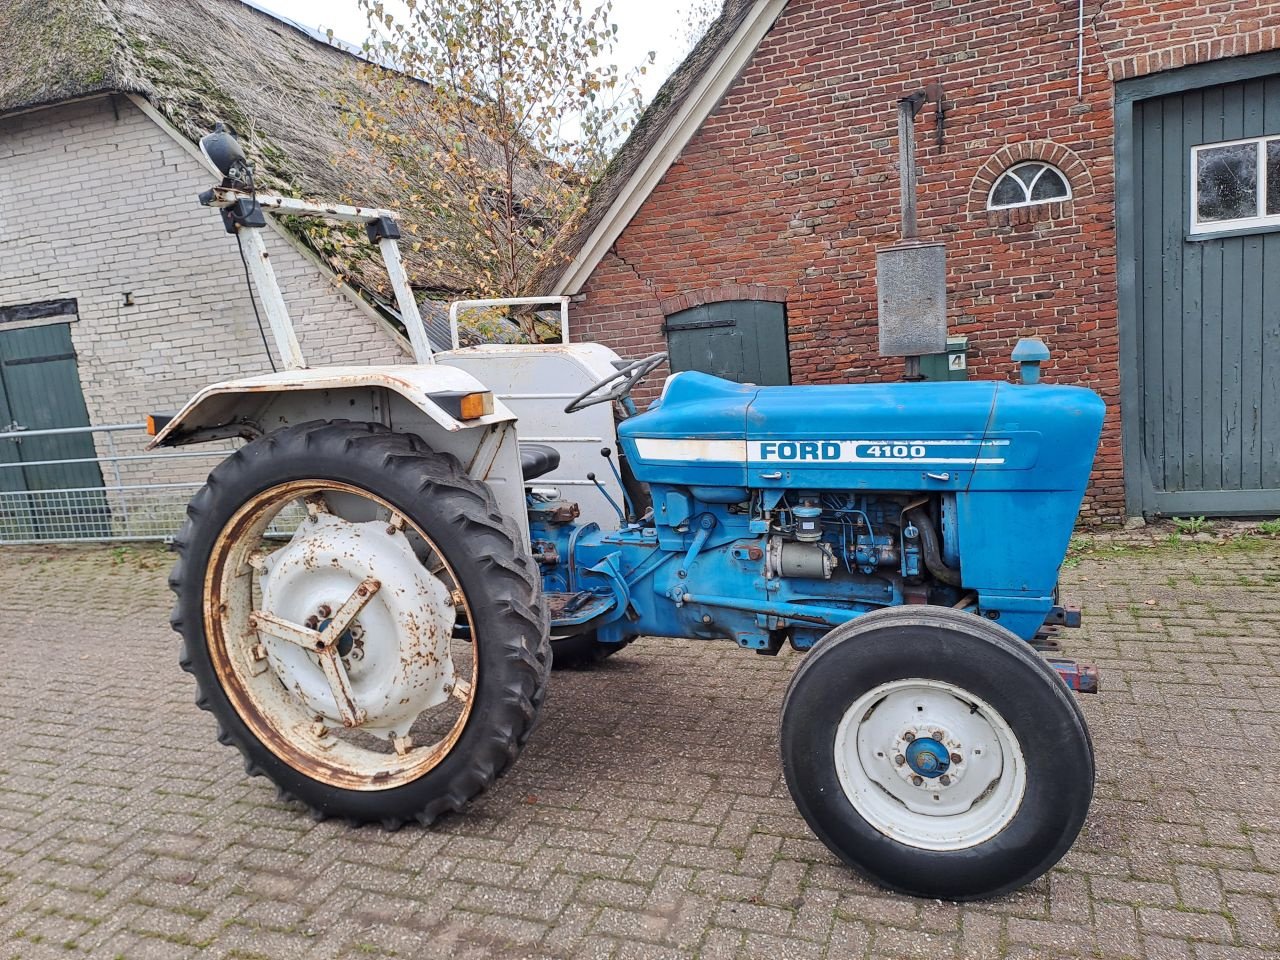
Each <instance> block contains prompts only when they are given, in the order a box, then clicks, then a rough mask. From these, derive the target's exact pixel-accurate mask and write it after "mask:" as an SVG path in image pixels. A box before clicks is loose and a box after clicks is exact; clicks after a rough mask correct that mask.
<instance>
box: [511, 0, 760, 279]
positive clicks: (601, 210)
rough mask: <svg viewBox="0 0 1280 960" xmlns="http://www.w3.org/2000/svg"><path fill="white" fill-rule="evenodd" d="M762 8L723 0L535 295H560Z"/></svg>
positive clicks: (751, 0)
mask: <svg viewBox="0 0 1280 960" xmlns="http://www.w3.org/2000/svg"><path fill="white" fill-rule="evenodd" d="M765 6H767V5H766V4H765V2H764V0H724V6H723V8H722V10H721V13H720V16H719V17H718V18H717V19H716V20H715V21H714V22H713V23H712V24H711V26H710V27H709V28H708V29H707V32H706V34H704V35H703V37H702V39H701V40H700V41H698V44H697V45H696V46H695V47H694V48H693V50H692V51H690V53H689V55H688V56H687V57H685V59H684V61H683V62H682V63H681V64H680V66H679V67H677V68H676V70H675V72H674V73H672V74H671V76H670V77H668V78H667V80H666V82H665V83H664V84H663V85H662V86H661V88H659V90H658V92H657V94H656V95H655V96H654V98H653V101H652V102H651V103H650V104H649V106H648V108H647V109H646V110H645V111H644V113H643V114H641V116H640V119H639V120H638V121H637V122H636V125H635V127H633V128H632V130H631V133H630V135H629V136H628V137H627V139H626V141H625V142H624V143H623V144H622V146H621V148H619V150H618V152H617V154H615V155H614V157H613V159H612V160H611V161H610V163H609V166H608V167H607V168H606V170H605V172H604V174H603V175H602V176H601V177H600V179H599V180H598V181H597V182H596V183H595V185H594V186H593V187H592V190H591V196H590V198H589V200H588V202H587V208H586V211H585V212H584V214H583V215H582V216H580V217H579V218H578V220H577V221H576V222H575V223H573V224H571V225H570V228H569V229H568V230H566V231H565V233H564V235H563V236H562V237H561V238H560V240H559V242H558V249H559V253H560V256H558V257H554V258H552V259H551V261H550V262H551V263H553V264H554V266H552V267H551V268H550V269H548V270H545V271H544V272H543V273H542V275H541V276H540V277H539V278H538V282H537V283H536V284H535V286H536V288H537V289H538V290H539V291H542V292H552V291H554V292H556V293H560V292H564V291H562V290H561V289H560V287H561V279H562V278H563V277H564V275H565V274H566V273H567V272H568V270H569V268H570V262H571V261H572V259H573V257H574V256H575V255H577V254H578V253H579V251H580V250H581V248H582V247H583V245H584V244H585V243H586V242H587V240H588V238H589V237H591V235H592V234H593V233H594V232H595V231H596V230H597V228H598V227H600V225H601V223H602V222H603V221H604V220H605V218H606V217H607V216H609V214H610V211H611V210H612V208H613V207H614V205H615V203H616V201H617V200H618V199H619V197H620V196H621V194H622V193H623V191H624V190H626V189H627V187H628V184H630V183H631V181H632V178H633V177H634V176H635V175H636V172H637V171H638V170H639V169H640V167H641V166H642V165H643V164H644V163H645V161H646V159H647V158H648V157H649V155H650V154H651V153H652V152H653V151H654V150H656V149H657V148H658V146H659V144H660V143H661V141H662V140H663V138H664V135H665V134H666V132H667V130H668V127H670V126H671V125H672V123H673V122H674V121H675V119H676V117H677V116H678V115H679V114H680V113H681V111H682V110H683V108H684V107H685V105H686V103H687V102H688V101H689V100H690V98H691V97H692V96H694V94H695V91H696V89H697V88H698V86H699V84H700V83H701V82H702V80H703V79H704V78H705V77H706V75H707V74H708V73H709V72H710V71H711V70H712V68H713V66H714V65H715V63H716V61H717V58H718V57H719V56H720V54H721V53H722V52H723V51H724V50H725V48H726V47H727V46H728V45H729V44H730V43H731V42H732V41H733V40H734V39H735V37H736V36H737V35H738V33H739V31H740V30H741V29H742V27H743V25H744V23H745V21H747V19H748V18H749V17H750V16H751V15H752V14H753V12H754V13H756V14H759V13H760V12H761V11H762V9H763V8H764V7H765Z"/></svg>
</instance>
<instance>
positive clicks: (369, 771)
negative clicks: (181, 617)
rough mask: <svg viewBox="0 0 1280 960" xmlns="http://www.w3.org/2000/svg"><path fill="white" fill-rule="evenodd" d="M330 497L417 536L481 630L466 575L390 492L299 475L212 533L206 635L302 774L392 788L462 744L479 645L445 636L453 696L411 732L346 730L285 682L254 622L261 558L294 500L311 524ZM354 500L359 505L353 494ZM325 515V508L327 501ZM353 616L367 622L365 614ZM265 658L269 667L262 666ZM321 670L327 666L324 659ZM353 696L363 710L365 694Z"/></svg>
mask: <svg viewBox="0 0 1280 960" xmlns="http://www.w3.org/2000/svg"><path fill="white" fill-rule="evenodd" d="M331 494H336V495H337V497H335V498H334V499H340V500H341V501H342V502H343V503H345V504H348V505H349V509H348V511H347V512H350V506H354V509H355V511H356V512H357V513H360V514H362V515H363V514H365V513H368V512H369V511H372V513H371V514H370V516H371V518H372V519H375V520H377V521H378V522H380V523H382V524H384V525H385V526H386V533H387V535H388V536H404V537H405V538H407V539H409V540H411V541H412V543H413V549H414V551H415V553H417V554H418V556H419V557H420V559H421V560H422V565H423V568H424V570H423V573H424V574H425V575H426V576H429V577H432V578H434V579H435V580H437V581H439V583H440V584H441V586H442V587H443V588H444V591H445V593H446V594H447V596H448V597H449V601H450V602H451V603H453V604H454V605H455V606H456V613H457V616H458V618H459V619H462V618H465V620H466V622H467V623H468V624H470V625H471V627H472V629H473V630H474V628H475V618H474V617H472V616H471V611H470V607H469V605H468V599H467V597H466V594H465V591H463V589H462V587H461V583H460V581H459V580H458V578H457V576H456V574H455V573H454V571H453V569H452V567H451V566H450V565H449V562H448V560H447V558H446V557H445V555H444V553H443V552H442V551H441V550H440V549H439V548H438V546H437V545H436V543H435V542H434V541H433V540H432V539H431V538H430V537H429V536H428V535H427V534H426V532H425V531H424V530H423V529H422V528H421V526H419V525H418V524H416V523H414V522H413V521H412V520H410V519H409V518H408V517H406V516H405V515H404V514H403V513H401V512H399V511H398V510H397V508H395V507H394V506H393V505H391V504H390V503H388V502H387V501H386V500H384V499H383V498H381V497H379V496H377V495H376V494H373V493H371V492H369V491H368V490H364V489H361V488H359V487H356V486H354V485H352V484H346V483H341V482H337V481H330V480H297V481H291V482H288V483H283V484H278V485H276V486H272V487H269V488H267V489H266V490H263V491H261V492H259V493H258V494H256V495H255V496H254V497H252V498H251V499H249V500H248V501H246V502H245V503H244V504H242V505H241V507H240V508H239V509H238V510H237V511H236V513H235V514H234V515H233V516H232V517H231V519H230V520H229V521H228V522H227V523H226V525H225V526H224V527H223V529H222V531H221V532H220V533H219V535H218V537H217V538H216V539H215V541H214V546H213V549H212V552H211V556H210V561H209V564H208V566H207V572H206V578H205V590H204V596H205V604H204V608H205V609H204V624H205V637H206V639H207V643H208V649H209V654H210V658H211V660H212V663H213V667H214V670H215V672H216V674H217V677H218V681H219V683H220V685H221V687H222V690H223V692H224V693H225V694H226V696H227V698H228V700H230V702H231V706H232V707H233V709H234V710H235V713H236V714H237V716H238V717H239V718H240V720H241V721H242V722H244V724H245V725H246V726H247V727H248V728H249V730H250V732H251V733H252V734H253V735H254V736H255V737H256V738H257V739H258V740H259V741H260V742H261V743H262V744H263V745H264V746H265V747H266V748H267V749H268V750H269V751H270V752H271V753H272V754H274V755H275V756H276V757H278V758H279V759H280V760H282V761H284V762H285V763H286V764H287V765H288V766H290V767H291V768H293V769H294V770H296V771H298V772H299V773H301V774H302V775H304V776H306V777H308V778H310V779H312V780H316V781H319V782H321V783H324V784H327V785H329V786H332V787H338V788H342V789H349V790H362V791H377V790H389V789H393V788H396V787H400V786H404V785H405V784H408V783H411V782H413V781H415V780H418V779H419V778H421V777H422V776H424V775H425V774H427V773H428V772H430V771H431V770H433V769H434V768H435V767H437V766H438V765H439V764H440V763H441V762H443V760H444V759H445V758H446V757H447V756H448V755H449V754H450V753H451V752H452V750H453V748H454V747H455V746H456V744H457V742H458V740H459V738H460V737H461V735H462V732H463V730H464V728H465V727H466V724H467V721H468V719H469V717H470V715H471V709H472V706H473V705H474V702H475V698H476V693H477V689H478V681H479V671H480V665H479V643H478V640H477V638H474V637H472V639H471V641H470V642H463V641H458V640H449V641H447V643H448V651H449V654H450V656H449V658H448V659H449V660H450V661H451V662H452V665H453V669H454V671H455V676H454V682H453V683H452V684H449V685H448V687H449V689H450V691H451V695H450V696H449V698H448V700H447V701H446V702H445V703H443V704H441V705H439V706H438V707H435V708H431V709H430V710H424V711H423V712H422V714H421V716H419V717H418V719H417V721H415V722H414V723H413V726H412V729H410V730H408V731H407V732H406V736H404V737H399V736H395V735H391V736H387V735H386V731H382V730H380V731H379V734H378V735H377V736H373V735H371V734H369V733H366V732H364V731H362V730H361V727H362V726H363V723H357V724H355V725H354V726H352V727H351V728H349V729H345V728H343V727H342V726H341V725H340V724H338V723H336V722H334V721H335V720H336V717H334V716H333V715H330V716H328V717H322V716H317V715H316V713H315V712H314V709H313V705H311V704H309V703H308V702H304V701H303V700H302V699H300V697H299V696H298V694H297V693H296V692H295V691H291V690H290V689H289V688H287V687H286V686H285V684H284V682H283V680H282V679H281V677H280V676H279V675H278V674H277V672H276V670H275V669H274V666H275V658H274V657H268V658H265V659H264V658H263V657H262V652H263V651H262V649H261V648H262V646H263V644H262V642H261V641H262V633H260V632H259V631H258V630H256V629H255V628H254V623H255V621H254V620H253V619H252V618H253V614H254V612H255V611H256V610H257V608H258V604H259V603H260V602H261V599H262V594H263V591H262V589H261V587H262V583H261V577H262V572H261V571H262V567H263V558H264V554H265V555H266V556H267V559H268V561H269V557H270V555H272V554H274V553H275V550H273V549H272V548H271V546H270V542H271V540H272V539H273V538H272V536H271V532H272V530H273V527H274V528H276V529H278V528H280V527H281V526H282V525H283V526H286V527H287V525H288V523H289V522H290V521H289V520H288V519H287V518H288V517H289V515H290V513H291V510H290V508H291V505H293V507H294V509H293V510H292V514H293V521H292V522H299V523H301V524H305V523H306V522H307V520H306V519H305V518H304V517H303V515H302V511H303V510H305V509H306V506H305V505H306V503H307V501H308V500H309V499H310V500H313V501H314V498H316V497H317V496H318V497H319V502H321V503H323V502H325V498H326V497H328V496H329V495H331ZM353 497H354V498H358V501H360V502H357V501H356V500H352V499H350V498H353ZM323 512H326V513H327V512H328V508H327V506H326V507H324V509H323ZM339 519H341V518H339ZM343 522H346V521H343ZM274 540H275V543H276V544H279V543H282V542H283V541H282V540H281V539H280V538H279V535H278V534H277V535H276V536H275V538H274ZM264 542H265V543H267V546H265V547H264ZM276 549H280V550H283V549H285V547H277V548H276ZM376 589H377V585H375V590H376ZM389 592H390V588H389ZM384 596H387V595H384ZM366 602H367V603H369V604H370V605H372V604H374V603H377V602H378V599H377V597H376V596H375V597H373V598H372V599H371V600H368V601H366ZM323 612H324V611H323V610H320V611H317V623H316V625H315V626H314V627H312V629H318V628H320V625H321V624H322V623H323V619H322V618H321V617H320V614H322V613H323ZM357 616H359V614H357ZM450 622H451V620H450ZM353 623H354V626H355V627H359V626H360V624H359V622H358V621H353ZM351 633H352V631H344V636H343V640H342V642H341V647H343V648H345V652H346V654H347V657H346V658H344V663H346V666H347V667H348V668H350V667H351V666H352V664H351V661H350V659H349V657H350V655H351V649H352V646H353V643H352V637H351ZM375 646H376V645H375ZM255 648H257V649H255ZM381 649H382V651H383V654H384V655H386V654H387V651H388V649H389V648H388V647H387V646H386V645H385V644H384V645H383V647H382V648H381ZM317 661H318V658H317ZM264 665H265V666H266V667H267V668H268V669H266V670H265V671H264V669H263V667H264ZM317 670H318V671H321V672H323V671H322V669H321V668H320V667H319V666H317ZM334 696H335V698H336V697H337V694H336V693H335V695H334ZM354 703H355V705H356V706H357V707H359V699H358V698H357V699H356V700H355V701H354ZM445 708H448V709H445ZM374 719H375V720H376V718H374ZM384 736H386V738H385V739H384Z"/></svg>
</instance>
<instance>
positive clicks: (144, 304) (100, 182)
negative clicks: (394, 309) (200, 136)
mask: <svg viewBox="0 0 1280 960" xmlns="http://www.w3.org/2000/svg"><path fill="white" fill-rule="evenodd" d="M210 180H211V178H210V176H209V173H208V171H207V170H205V168H204V167H202V166H201V165H200V163H199V162H198V161H197V160H196V159H195V158H194V157H192V156H191V155H190V154H188V153H187V152H186V151H185V150H184V149H183V148H182V147H181V145H179V144H178V143H176V142H175V141H174V140H173V139H172V138H171V137H170V136H169V135H168V134H167V133H166V132H165V131H164V130H162V129H161V128H160V127H159V126H158V125H157V124H156V123H155V122H153V121H152V120H151V119H150V118H148V117H147V116H146V115H145V114H144V113H142V111H140V110H139V109H138V108H137V107H135V106H134V105H133V104H132V103H131V102H130V101H129V100H128V99H127V98H124V97H115V98H111V99H96V100H89V101H83V102H80V103H75V104H69V105H65V106H61V107H55V108H51V109H47V110H41V111H37V112H34V113H28V114H24V115H20V116H16V117H12V118H9V119H7V120H0V306H9V305H14V304H21V303H29V302H34V301H40V300H51V299H56V298H63V297H74V298H76V299H77V300H78V301H79V319H78V320H77V321H75V322H73V323H72V324H71V332H72V338H73V341H74V344H75V349H76V353H77V358H78V363H79V369H80V380H81V383H82V384H83V387H84V395H85V402H86V404H87V406H88V409H89V417H90V420H91V422H92V423H94V424H110V423H126V422H135V421H140V420H142V419H143V418H144V416H145V415H146V414H147V413H149V412H153V411H157V410H158V411H173V410H177V409H178V408H179V407H180V406H181V405H182V404H183V403H184V402H185V401H186V400H187V399H188V398H189V397H190V396H191V395H192V394H193V393H195V392H196V391H197V390H198V389H199V388H200V387H202V386H205V385H206V384H208V383H211V382H213V381H216V380H224V379H228V378H232V377H238V376H246V375H251V374H257V373H264V372H267V371H269V369H270V367H269V366H268V363H267V359H266V356H265V350H264V348H263V345H262V338H261V335H260V334H259V332H258V326H257V323H256V321H255V320H254V316H253V309H252V306H251V302H250V299H249V296H248V294H247V293H246V291H245V277H244V267H243V265H242V264H241V261H240V257H239V254H238V253H237V251H236V243H235V240H234V238H232V237H231V236H230V235H229V234H227V233H225V232H223V229H222V225H221V223H219V221H218V218H217V215H216V214H215V213H214V212H212V211H210V210H208V209H205V208H203V207H201V206H199V204H198V203H197V202H196V194H197V193H198V192H199V191H200V190H203V189H205V188H206V187H207V186H208V185H209V184H210ZM264 233H265V236H266V240H267V247H268V250H269V252H270V254H271V262H272V264H273V266H274V268H275V271H276V274H277V276H278V278H279V281H280V285H281V287H282V289H283V290H284V294H285V299H286V300H287V302H288V305H289V311H290V315H291V316H292V317H293V318H294V321H295V324H296V325H297V328H298V334H299V339H300V340H301V342H302V347H303V351H304V353H305V354H306V356H307V358H308V360H309V362H311V363H312V364H317V365H318V364H320V363H325V364H337V363H352V362H360V363H394V362H401V361H404V360H406V359H407V357H406V356H405V355H404V353H403V351H402V349H401V347H400V345H399V343H398V342H397V340H396V338H395V337H394V336H393V335H392V334H391V333H390V332H389V330H388V328H387V327H385V326H384V325H383V324H381V323H380V322H379V321H378V320H376V319H374V318H372V317H370V316H369V315H368V314H366V313H365V312H363V311H362V310H361V309H359V308H358V307H357V306H356V305H355V304H353V303H352V301H351V300H350V299H349V298H348V296H347V295H346V294H344V293H343V292H342V291H341V290H340V289H339V288H337V287H336V286H335V285H334V284H333V283H332V281H331V280H329V279H328V278H327V277H326V275H325V274H324V273H323V272H322V271H321V270H320V269H319V268H318V267H317V266H315V265H314V264H313V263H312V262H311V261H309V260H308V259H307V258H306V257H305V256H304V255H303V254H302V253H300V252H299V251H298V250H297V249H296V248H294V247H293V246H292V245H291V244H289V243H288V242H287V241H285V240H284V239H283V238H282V237H280V236H278V235H277V234H275V232H274V231H271V230H267V231H264ZM126 294H129V295H131V300H132V304H131V305H129V304H126V302H125V295H126ZM264 322H265V317H264ZM3 329H4V326H3V325H0V331H2V330H3ZM200 462H201V463H203V467H202V468H201V469H202V470H207V468H208V463H204V462H203V461H200ZM186 472H190V471H186ZM145 477H146V474H145V473H143V472H140V471H135V474H134V477H133V478H134V479H144V478H145ZM165 478H166V479H176V475H175V474H174V473H173V472H172V469H171V468H166V476H165Z"/></svg>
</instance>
